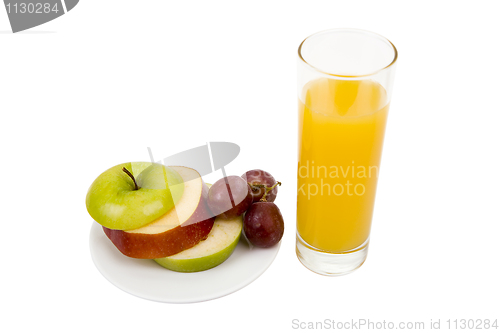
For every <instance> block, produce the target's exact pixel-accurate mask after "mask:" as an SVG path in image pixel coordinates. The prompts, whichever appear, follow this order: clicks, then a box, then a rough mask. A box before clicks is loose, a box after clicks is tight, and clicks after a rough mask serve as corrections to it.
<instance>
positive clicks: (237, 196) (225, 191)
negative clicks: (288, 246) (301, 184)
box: [208, 169, 285, 247]
mask: <svg viewBox="0 0 500 333" xmlns="http://www.w3.org/2000/svg"><path fill="white" fill-rule="evenodd" d="M278 185H281V183H280V182H277V181H276V180H275V179H274V177H273V176H272V175H271V174H270V173H268V172H265V171H263V170H259V169H256V170H250V171H247V172H246V173H245V174H243V175H242V176H241V177H239V176H228V177H225V178H222V179H219V180H218V181H217V182H215V184H213V185H212V187H211V188H210V190H209V192H208V206H209V208H210V210H211V211H212V213H213V214H214V215H217V216H219V217H222V218H224V219H230V218H233V217H236V216H240V215H243V214H245V216H244V219H243V232H244V233H245V236H246V237H247V239H248V241H249V242H250V243H252V245H254V246H257V247H271V246H273V245H275V244H277V243H278V242H279V241H280V240H281V238H282V237H283V233H284V231H285V224H284V222H283V216H282V215H281V212H280V210H279V208H278V206H276V204H275V203H274V200H275V199H276V196H277V195H278Z"/></svg>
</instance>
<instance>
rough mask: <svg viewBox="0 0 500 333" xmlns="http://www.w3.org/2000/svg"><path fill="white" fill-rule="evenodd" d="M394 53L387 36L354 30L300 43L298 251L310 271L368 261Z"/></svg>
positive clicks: (340, 269)
mask: <svg viewBox="0 0 500 333" xmlns="http://www.w3.org/2000/svg"><path fill="white" fill-rule="evenodd" d="M396 59H397V50H396V48H395V47H394V45H393V44H392V43H391V42H390V41H389V40H387V39H386V38H384V37H382V36H380V35H377V34H375V33H372V32H368V31H363V30H357V29H333V30H327V31H323V32H319V33H316V34H314V35H312V36H309V37H308V38H306V39H305V40H304V41H303V42H302V44H300V47H299V64H298V95H299V149H298V153H299V154H298V169H297V179H298V186H297V243H296V251H297V256H298V258H299V260H300V261H301V262H302V264H304V266H306V267H307V268H309V269H310V270H312V271H313V272H316V273H319V274H323V275H333V276H335V275H344V274H347V273H350V272H352V271H354V270H355V269H357V268H358V267H360V266H361V265H362V264H363V262H364V261H365V259H366V256H367V253H368V244H369V238H370V228H371V222H372V215H373V206H374V202H375V193H376V189H377V178H378V174H379V167H380V158H381V154H382V145H383V141H384V132H385V125H386V119H387V113H388V110H389V103H390V100H391V92H392V87H393V82H394V73H395V67H396V66H395V65H396Z"/></svg>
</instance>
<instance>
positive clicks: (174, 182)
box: [86, 162, 184, 230]
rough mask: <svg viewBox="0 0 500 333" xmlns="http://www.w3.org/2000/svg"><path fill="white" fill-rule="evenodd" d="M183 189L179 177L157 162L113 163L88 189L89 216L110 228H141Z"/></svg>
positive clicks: (173, 203)
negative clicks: (114, 164)
mask: <svg viewBox="0 0 500 333" xmlns="http://www.w3.org/2000/svg"><path fill="white" fill-rule="evenodd" d="M183 193H184V182H183V180H182V177H181V176H180V175H179V174H178V173H177V172H176V171H175V170H173V169H172V168H169V167H165V166H163V165H161V164H157V163H149V162H131V163H123V164H119V165H116V166H114V167H112V168H110V169H108V170H106V171H104V172H103V173H102V174H101V175H99V177H97V178H96V180H94V182H93V183H92V185H90V188H89V190H88V193H87V198H86V205H87V211H88V212H89V214H90V216H92V218H93V219H94V220H95V221H97V222H98V223H99V224H101V225H103V226H104V227H107V228H109V229H118V230H131V229H137V228H140V227H142V226H144V225H146V224H148V223H150V222H152V221H154V220H155V219H157V218H158V217H160V216H162V215H164V214H165V213H167V212H168V211H169V210H171V209H172V208H173V207H174V206H175V204H176V203H177V202H178V201H179V199H180V198H181V197H182V194H183Z"/></svg>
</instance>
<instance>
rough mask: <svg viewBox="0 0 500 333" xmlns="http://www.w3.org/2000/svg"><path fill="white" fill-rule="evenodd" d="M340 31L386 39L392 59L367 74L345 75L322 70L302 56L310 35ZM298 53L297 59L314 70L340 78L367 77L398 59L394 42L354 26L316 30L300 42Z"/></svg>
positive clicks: (391, 64) (390, 65)
mask: <svg viewBox="0 0 500 333" xmlns="http://www.w3.org/2000/svg"><path fill="white" fill-rule="evenodd" d="M340 31H351V32H357V33H364V34H370V35H373V36H375V37H378V38H380V39H382V40H384V41H386V42H387V43H389V45H390V46H392V49H393V50H394V58H393V59H392V61H391V62H390V63H389V64H388V65H387V66H385V67H383V68H380V69H377V70H375V71H373V72H371V73H367V74H358V75H346V74H335V73H329V72H325V71H324V70H322V69H321V68H318V67H315V66H313V65H311V64H310V63H308V62H307V61H306V60H305V59H304V58H303V57H302V52H301V51H302V46H303V45H304V43H305V42H306V41H307V40H308V39H309V38H311V37H313V36H316V35H318V34H322V33H325V32H340ZM298 55H299V59H300V60H302V62H303V63H304V64H306V65H307V66H309V67H311V68H312V69H314V70H315V71H317V72H320V73H322V74H325V75H329V76H334V77H342V78H358V77H359V78H361V77H367V76H372V75H375V74H377V73H380V72H381V71H383V70H385V69H387V68H389V67H392V66H393V65H394V64H395V63H396V60H397V59H398V50H397V49H396V46H394V44H393V43H392V42H391V41H390V40H389V39H387V38H385V37H384V36H382V35H379V34H377V33H375V32H372V31H368V30H363V29H354V28H334V29H327V30H322V31H318V32H316V33H314V34H312V35H309V36H307V37H306V38H305V39H304V40H303V41H302V43H300V45H299V49H298Z"/></svg>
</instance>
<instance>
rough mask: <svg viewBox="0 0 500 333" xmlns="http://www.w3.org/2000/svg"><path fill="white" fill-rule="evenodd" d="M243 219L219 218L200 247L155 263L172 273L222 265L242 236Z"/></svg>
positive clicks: (197, 246)
mask: <svg viewBox="0 0 500 333" xmlns="http://www.w3.org/2000/svg"><path fill="white" fill-rule="evenodd" d="M242 229H243V217H242V216H237V217H233V218H231V219H223V218H221V217H217V218H216V220H215V223H214V226H213V228H212V230H211V231H210V234H208V237H207V239H205V240H203V241H201V242H200V243H198V245H196V246H194V247H192V248H190V249H188V250H185V251H182V252H180V253H177V254H175V255H173V256H169V257H166V258H160V259H155V261H156V262H157V263H158V264H159V265H161V266H163V267H165V268H167V269H170V270H172V271H177V272H200V271H204V270H207V269H210V268H213V267H215V266H218V265H220V264H222V263H223V262H224V261H226V259H227V258H229V257H230V256H231V254H232V253H233V251H234V249H235V248H236V245H238V241H239V239H240V236H241V231H242Z"/></svg>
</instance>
